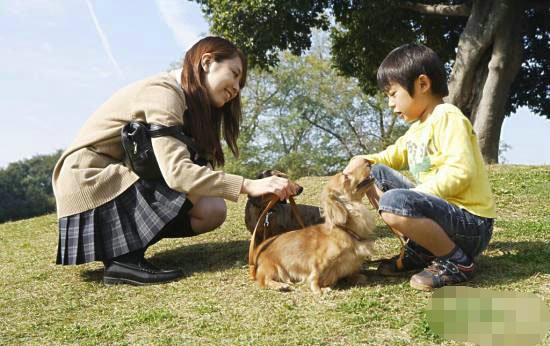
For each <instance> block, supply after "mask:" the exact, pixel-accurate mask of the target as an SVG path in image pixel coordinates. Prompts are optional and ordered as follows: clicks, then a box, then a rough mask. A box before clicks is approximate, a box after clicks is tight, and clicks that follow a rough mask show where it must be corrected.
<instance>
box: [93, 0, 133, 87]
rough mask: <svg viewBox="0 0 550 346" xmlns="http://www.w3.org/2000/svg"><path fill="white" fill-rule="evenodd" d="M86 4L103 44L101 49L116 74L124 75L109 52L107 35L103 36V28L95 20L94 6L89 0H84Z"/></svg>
mask: <svg viewBox="0 0 550 346" xmlns="http://www.w3.org/2000/svg"><path fill="white" fill-rule="evenodd" d="M86 4H87V5H88V9H89V10H90V16H91V17H92V20H93V21H94V25H95V28H96V30H97V34H98V35H99V39H100V40H101V44H102V45H103V50H105V54H107V57H108V58H109V60H110V61H111V64H113V67H114V68H115V70H116V72H117V73H118V75H119V76H120V77H124V74H123V73H122V70H121V69H120V66H119V65H118V62H117V61H116V59H115V57H114V56H113V53H112V52H111V46H110V45H109V41H108V40H107V36H105V34H104V33H103V29H101V25H99V21H98V20H97V17H96V15H95V11H94V7H93V6H92V3H91V2H90V0H86Z"/></svg>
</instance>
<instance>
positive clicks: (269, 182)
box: [241, 176, 297, 200]
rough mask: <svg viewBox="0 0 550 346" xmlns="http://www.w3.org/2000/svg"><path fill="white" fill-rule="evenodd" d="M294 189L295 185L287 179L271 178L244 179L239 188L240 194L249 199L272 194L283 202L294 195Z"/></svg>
mask: <svg viewBox="0 0 550 346" xmlns="http://www.w3.org/2000/svg"><path fill="white" fill-rule="evenodd" d="M296 189H297V186H296V184H293V183H291V182H290V180H288V179H287V178H281V177H277V176H272V177H267V178H263V179H256V180H251V179H245V180H244V182H243V186H242V187H241V193H246V194H247V195H249V196H250V197H256V196H261V195H265V194H266V193H273V194H275V195H277V197H279V199H280V200H283V199H287V198H288V197H290V196H294V195H296V193H297V191H296Z"/></svg>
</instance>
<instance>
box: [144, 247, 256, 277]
mask: <svg viewBox="0 0 550 346" xmlns="http://www.w3.org/2000/svg"><path fill="white" fill-rule="evenodd" d="M247 255H248V241H245V240H234V241H224V242H211V243H202V244H193V245H185V246H182V247H178V248H175V249H170V250H167V251H163V252H160V253H157V254H156V255H155V256H153V257H151V262H153V263H155V264H158V265H160V266H166V267H168V266H172V267H177V268H178V269H180V270H182V271H183V272H184V273H186V274H187V275H190V274H192V273H197V272H207V271H221V270H224V269H228V268H232V267H238V266H243V265H245V264H246V260H247Z"/></svg>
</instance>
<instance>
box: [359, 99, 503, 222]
mask: <svg viewBox="0 0 550 346" xmlns="http://www.w3.org/2000/svg"><path fill="white" fill-rule="evenodd" d="M360 157H363V158H366V159H369V160H371V161H374V162H375V163H381V164H384V165H386V166H389V167H391V168H393V169H396V170H403V169H406V168H408V169H409V171H410V172H411V174H412V175H413V176H414V178H415V180H416V183H417V186H416V187H415V188H414V190H416V191H419V192H424V193H429V194H432V195H435V196H438V197H440V198H443V199H445V200H446V201H448V202H449V203H452V204H454V205H456V206H458V207H460V208H463V209H466V210H468V211H469V212H470V213H472V214H475V215H478V216H482V217H488V218H494V217H495V216H496V210H495V202H494V198H493V193H492V192H491V187H490V185H489V179H488V176H487V171H486V169H485V163H484V161H483V157H482V155H481V151H480V150H479V146H478V142H477V136H476V134H475V132H474V130H473V128H472V124H471V123H470V121H469V120H468V119H467V118H466V117H465V116H464V114H462V112H461V111H460V109H458V108H457V107H455V106H453V105H451V104H440V105H438V106H436V107H435V108H434V110H433V112H432V114H431V115H430V116H429V117H428V118H427V119H426V120H425V121H424V122H422V123H421V122H419V121H417V122H415V123H413V124H412V125H411V127H410V128H409V130H408V131H407V132H406V133H405V134H404V135H403V136H402V137H400V138H399V139H398V140H397V141H396V142H395V144H393V145H390V146H389V147H388V148H386V150H384V151H382V152H380V153H377V154H371V155H360Z"/></svg>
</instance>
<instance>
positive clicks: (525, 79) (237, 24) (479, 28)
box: [195, 0, 550, 162]
mask: <svg viewBox="0 0 550 346" xmlns="http://www.w3.org/2000/svg"><path fill="white" fill-rule="evenodd" d="M195 1H196V2H198V3H200V4H202V8H203V10H204V12H205V13H206V15H207V16H208V17H209V19H210V22H211V24H212V27H211V28H212V30H213V31H214V32H216V33H218V34H221V35H223V36H226V37H228V38H230V39H232V40H233V41H235V42H236V43H237V44H238V45H239V46H240V47H242V48H243V49H244V50H245V51H246V52H247V54H248V56H249V58H250V61H251V63H252V64H253V65H256V66H260V67H269V66H274V65H275V64H276V63H277V61H278V54H277V53H278V51H279V50H284V49H289V50H290V51H291V52H292V53H294V54H301V53H302V52H304V50H306V49H309V48H310V45H311V39H310V37H311V32H312V29H314V28H319V29H323V30H328V29H329V27H331V26H332V31H331V36H332V40H333V45H332V53H333V61H334V64H335V66H336V67H337V68H338V69H339V70H340V71H342V72H343V73H344V74H345V75H347V76H352V77H356V78H358V80H359V82H360V85H361V87H362V88H363V90H364V91H365V92H366V93H368V94H372V93H373V90H375V89H376V81H375V76H376V70H377V67H378V65H379V63H380V62H381V61H382V59H383V57H384V56H385V55H386V54H387V53H388V52H389V51H390V50H391V49H393V48H395V47H397V46H399V45H401V44H404V43H409V42H415V41H416V42H423V43H426V44H427V45H429V46H430V47H432V48H434V49H435V50H436V51H437V52H438V53H439V54H440V56H441V57H442V59H444V60H445V61H446V62H448V65H449V66H452V73H451V75H450V82H449V87H450V95H449V97H448V101H449V102H451V103H454V104H455V105H457V106H458V107H459V108H461V109H462V110H463V111H464V113H465V114H466V115H468V116H469V117H470V120H471V121H472V123H473V125H474V128H475V130H476V132H477V134H478V137H479V141H480V147H481V150H482V153H483V156H484V158H485V159H486V161H488V162H498V151H499V138H500V132H501V128H502V123H503V120H504V117H505V115H507V114H510V113H511V112H513V111H514V110H515V109H516V108H518V107H520V106H526V107H528V108H529V109H530V110H531V111H533V112H534V113H537V114H539V115H543V116H546V117H550V68H549V66H550V62H549V61H548V59H549V58H550V44H549V41H550V20H549V14H550V9H549V7H550V1H549V0H538V1H537V0H409V1H406V0H364V1H352V0H330V1H329V0H313V1H306V0H292V1H291V0H240V1H227V0H195ZM330 15H331V16H332V18H333V19H334V22H335V23H334V25H332V24H331V20H330Z"/></svg>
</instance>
